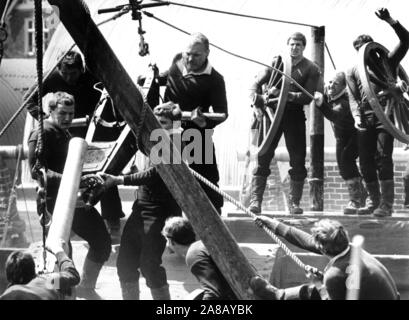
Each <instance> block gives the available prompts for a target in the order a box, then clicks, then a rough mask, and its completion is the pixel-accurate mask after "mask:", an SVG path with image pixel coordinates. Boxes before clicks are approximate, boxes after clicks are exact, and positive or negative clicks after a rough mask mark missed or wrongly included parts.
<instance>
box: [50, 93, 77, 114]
mask: <svg viewBox="0 0 409 320" xmlns="http://www.w3.org/2000/svg"><path fill="white" fill-rule="evenodd" d="M74 103H75V100H74V96H72V95H71V94H69V93H67V92H63V91H58V92H56V93H54V97H53V99H51V100H50V102H49V104H48V109H49V110H50V111H54V110H55V109H57V106H58V105H59V104H60V105H67V106H71V105H73V104H74Z"/></svg>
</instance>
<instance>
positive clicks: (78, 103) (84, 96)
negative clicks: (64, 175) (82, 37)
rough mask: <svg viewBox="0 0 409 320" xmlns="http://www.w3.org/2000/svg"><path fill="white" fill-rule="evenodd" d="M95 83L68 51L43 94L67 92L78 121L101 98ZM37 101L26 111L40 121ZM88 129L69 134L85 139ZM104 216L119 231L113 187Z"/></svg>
mask: <svg viewBox="0 0 409 320" xmlns="http://www.w3.org/2000/svg"><path fill="white" fill-rule="evenodd" d="M96 83H98V81H97V79H95V78H94V76H93V75H92V74H91V73H90V72H89V71H88V70H87V69H86V68H85V67H84V63H83V60H82V57H81V55H80V54H79V53H78V52H76V51H69V52H68V53H67V54H66V55H65V56H64V58H63V59H62V60H61V62H60V63H59V64H58V66H57V68H56V69H55V70H54V71H52V72H51V74H50V76H49V77H48V78H47V79H46V80H45V81H44V83H43V91H42V93H43V95H46V94H48V93H54V92H57V91H61V92H67V93H69V94H71V95H73V96H74V99H75V117H76V118H84V117H86V116H89V117H92V115H93V114H94V110H95V107H96V105H97V103H98V101H99V99H100V96H101V93H100V92H99V91H97V90H96V89H94V86H95V84H96ZM37 97H38V95H37V94H34V95H33V96H32V98H31V99H30V100H29V102H28V104H27V110H28V111H29V112H30V114H31V115H32V116H33V117H34V118H35V119H38V107H37V101H38V100H37V99H38V98H37ZM87 129H88V127H86V126H84V127H73V128H70V129H69V131H70V133H71V135H72V136H73V137H81V138H85V135H86V133H87ZM116 131H117V130H116ZM107 132H109V133H108V134H107ZM118 135H119V131H118V132H115V129H114V130H113V129H111V128H104V129H103V130H97V134H96V135H95V137H94V138H95V140H97V141H99V140H101V141H111V140H115V139H117V137H118ZM101 214H102V217H103V218H104V219H105V220H106V221H107V222H108V226H109V227H110V228H112V231H119V219H120V218H122V217H124V216H125V215H124V214H123V212H122V204H121V199H120V197H119V192H118V188H116V187H113V188H112V189H111V190H109V191H107V192H105V193H104V195H103V197H102V198H101Z"/></svg>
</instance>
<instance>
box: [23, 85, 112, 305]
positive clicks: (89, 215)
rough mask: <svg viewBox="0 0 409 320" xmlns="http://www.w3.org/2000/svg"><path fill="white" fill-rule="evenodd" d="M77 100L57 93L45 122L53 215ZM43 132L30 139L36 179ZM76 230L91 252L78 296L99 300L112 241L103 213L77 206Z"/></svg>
mask: <svg viewBox="0 0 409 320" xmlns="http://www.w3.org/2000/svg"><path fill="white" fill-rule="evenodd" d="M74 104H75V100H74V97H73V96H72V95H70V94H68V93H65V92H56V93H54V95H53V99H52V100H50V102H49V105H48V108H49V110H50V116H49V117H48V118H47V119H45V120H44V140H43V143H44V145H43V153H44V154H43V158H44V162H45V163H44V165H45V167H46V168H47V210H48V211H49V212H50V213H52V212H53V210H54V206H55V201H56V199H57V195H58V189H59V186H60V182H61V178H62V174H63V170H64V165H65V161H66V158H67V153H68V145H69V141H70V139H71V135H70V133H69V131H68V128H69V127H70V125H71V122H72V119H73V118H74V110H75V106H74ZM39 134H40V133H39V130H38V129H36V130H33V131H32V132H31V134H30V136H29V138H28V162H29V165H30V168H31V175H32V177H33V179H36V178H37V174H38V172H37V167H36V163H37V155H36V148H37V143H38V138H39ZM72 230H73V231H74V232H75V233H76V234H77V235H78V236H80V237H81V238H83V239H84V240H86V241H87V242H88V245H89V250H88V253H87V256H86V258H85V261H84V265H83V268H82V269H83V270H82V275H81V283H80V285H79V287H78V290H77V294H78V295H79V296H84V297H88V298H95V299H96V298H98V296H97V295H96V294H95V291H94V289H95V285H96V282H97V279H98V275H99V273H100V271H101V269H102V266H103V264H104V263H105V261H107V260H108V258H109V255H110V254H111V239H110V236H109V233H108V231H107V229H106V226H105V224H104V221H103V219H102V217H101V215H100V214H99V212H98V211H97V210H96V209H95V208H94V207H90V206H85V204H84V203H83V202H82V203H81V202H78V203H77V207H76V209H75V213H74V219H73V222H72Z"/></svg>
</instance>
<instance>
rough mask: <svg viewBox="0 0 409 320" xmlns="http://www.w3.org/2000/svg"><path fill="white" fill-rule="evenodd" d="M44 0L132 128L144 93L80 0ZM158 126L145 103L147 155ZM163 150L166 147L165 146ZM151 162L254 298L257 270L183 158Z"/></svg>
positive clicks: (224, 267) (230, 274) (238, 287)
mask: <svg viewBox="0 0 409 320" xmlns="http://www.w3.org/2000/svg"><path fill="white" fill-rule="evenodd" d="M49 3H50V4H51V5H54V6H57V7H58V9H59V12H60V20H61V22H62V23H63V24H64V26H65V28H66V29H67V31H68V32H69V33H70V35H71V37H72V38H73V39H74V41H75V42H76V43H77V45H78V48H79V49H80V50H81V51H82V53H83V54H84V56H85V61H86V64H87V67H88V68H89V69H90V70H91V71H92V72H93V74H94V75H95V76H96V77H97V78H99V79H100V80H101V81H102V83H103V84H104V86H105V87H106V89H107V91H108V93H109V95H110V97H111V98H112V99H113V101H114V104H115V105H116V106H117V108H118V110H119V112H120V113H121V116H122V117H123V118H124V120H125V121H126V122H127V124H128V125H129V126H130V128H131V129H132V131H133V132H134V133H135V134H136V133H137V132H138V121H139V119H140V118H141V113H142V108H143V107H144V103H145V102H144V99H143V97H142V95H141V93H140V92H139V90H138V89H137V87H136V86H135V84H134V82H133V81H132V79H131V77H130V76H129V75H128V73H127V72H126V70H125V69H124V67H123V66H122V64H121V63H120V61H119V60H118V58H117V57H116V55H115V53H114V52H113V50H112V49H111V47H110V46H109V44H108V43H107V41H106V39H105V38H104V37H103V36H102V34H101V32H100V31H99V30H98V28H97V27H96V25H95V23H94V22H93V20H92V18H91V16H90V14H89V9H88V8H87V7H86V5H85V4H84V1H82V0H70V1H66V0H49ZM158 41H160V39H158ZM161 128H162V127H161V125H160V124H159V122H158V120H157V119H156V118H155V116H154V115H153V112H152V110H151V109H150V108H149V106H148V108H147V110H146V116H145V120H144V123H143V125H142V129H141V131H140V138H141V147H143V150H144V152H145V153H146V154H147V155H149V152H150V150H151V149H152V147H153V146H154V144H155V143H154V141H151V139H150V134H151V132H152V130H154V129H161ZM162 142H163V143H164V145H169V146H170V145H171V141H170V138H169V135H168V134H166V136H164V139H163V140H162ZM169 149H170V147H169ZM165 152H170V150H164V153H165ZM179 152H180V151H179ZM156 168H157V169H158V172H159V174H160V176H161V178H162V180H163V181H164V182H165V184H166V185H167V187H168V189H169V191H170V192H171V193H172V195H173V197H174V198H175V200H176V201H177V202H178V204H179V205H180V207H181V209H182V210H183V211H184V212H185V214H186V216H187V217H188V219H189V220H190V222H191V224H192V226H193V228H194V229H195V231H196V233H197V234H198V236H199V237H200V239H201V240H202V241H203V243H204V244H205V246H206V248H207V249H208V250H209V252H210V254H211V256H212V258H213V260H214V261H215V263H216V265H217V266H218V268H219V270H220V271H221V273H222V274H223V275H224V277H225V278H226V280H227V281H228V283H229V285H230V287H231V288H232V290H233V291H234V292H235V294H236V296H237V298H239V299H244V300H253V299H255V297H254V295H253V294H252V293H250V292H249V289H250V280H251V278H252V277H254V276H256V271H255V270H254V268H253V267H252V266H251V265H250V263H249V262H248V260H247V259H246V257H245V255H244V254H243V252H242V251H241V250H240V248H239V246H238V244H237V243H236V241H235V239H234V237H233V235H232V234H231V233H230V231H229V230H228V229H227V227H226V226H225V225H224V223H223V221H222V220H221V218H220V216H219V214H218V213H217V211H216V209H215V208H214V207H213V205H212V204H211V203H210V201H209V199H208V197H207V196H206V194H205V193H204V191H203V189H202V188H201V187H200V185H199V183H198V182H197V180H196V179H195V178H194V177H193V175H192V174H191V173H190V171H189V168H188V167H187V166H186V165H185V164H184V163H182V164H159V165H157V167H156Z"/></svg>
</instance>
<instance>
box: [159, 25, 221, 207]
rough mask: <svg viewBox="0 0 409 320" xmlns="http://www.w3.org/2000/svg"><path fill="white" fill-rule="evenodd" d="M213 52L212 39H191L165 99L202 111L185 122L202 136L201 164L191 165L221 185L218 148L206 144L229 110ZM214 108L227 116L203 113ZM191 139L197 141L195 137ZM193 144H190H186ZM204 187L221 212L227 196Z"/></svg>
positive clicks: (173, 71) (174, 67) (172, 70)
mask: <svg viewBox="0 0 409 320" xmlns="http://www.w3.org/2000/svg"><path fill="white" fill-rule="evenodd" d="M209 52H210V50H209V40H208V39H207V38H206V37H205V36H204V35H203V34H201V33H196V34H193V35H191V36H190V37H189V40H188V42H187V45H186V49H185V50H184V52H182V53H180V54H178V55H176V57H175V58H174V59H173V63H172V65H171V67H170V69H169V70H168V71H167V72H165V73H164V76H166V79H167V83H166V91H165V100H166V101H172V102H174V103H177V104H178V105H179V106H180V109H181V110H182V111H194V110H198V109H197V108H199V112H198V114H197V117H194V119H193V121H183V122H182V128H183V129H184V130H188V129H194V130H198V132H199V133H200V135H201V137H202V155H201V157H200V158H201V159H200V162H199V161H198V162H196V161H193V163H189V166H190V167H191V168H192V169H193V170H195V171H196V172H198V173H200V174H201V175H202V176H204V177H205V178H207V179H208V180H209V181H210V182H212V183H213V184H215V185H217V184H218V182H219V170H218V168H217V161H216V155H215V150H214V145H213V142H211V143H206V139H211V134H206V131H207V133H212V131H209V130H213V129H214V128H215V127H216V126H217V125H219V124H220V123H222V122H223V121H224V120H226V118H227V116H228V110H227V98H226V88H225V83H224V79H223V76H222V75H221V74H220V73H219V72H217V71H216V70H215V69H214V68H213V67H212V65H211V64H210V62H209V60H208V56H209ZM210 108H211V109H212V110H213V112H216V113H224V114H225V115H226V117H225V118H224V119H221V120H219V121H216V120H211V119H208V118H206V117H205V116H204V115H202V112H209V111H210ZM191 139H194V136H192V137H191ZM191 141H192V140H190V141H186V144H189V143H190V142H191ZM209 154H210V156H209ZM209 158H210V161H209ZM209 162H210V163H209ZM200 184H201V186H202V188H203V190H204V191H205V192H206V194H207V196H208V197H209V199H210V201H211V202H212V203H213V205H214V207H215V208H216V210H217V211H218V212H219V213H221V208H222V207H223V197H222V196H221V195H219V194H218V193H216V192H215V191H213V190H212V189H210V188H209V187H207V186H206V185H205V184H203V183H202V182H200Z"/></svg>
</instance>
